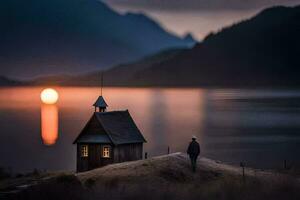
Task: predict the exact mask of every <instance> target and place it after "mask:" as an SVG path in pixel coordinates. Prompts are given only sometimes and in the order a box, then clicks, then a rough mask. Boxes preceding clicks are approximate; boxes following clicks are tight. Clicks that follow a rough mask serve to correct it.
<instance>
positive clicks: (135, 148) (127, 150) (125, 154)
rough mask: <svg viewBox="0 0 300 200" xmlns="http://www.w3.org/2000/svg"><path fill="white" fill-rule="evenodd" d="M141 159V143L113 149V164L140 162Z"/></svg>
mask: <svg viewBox="0 0 300 200" xmlns="http://www.w3.org/2000/svg"><path fill="white" fill-rule="evenodd" d="M142 158H143V143H136V144H123V145H118V146H116V147H115V150H114V162H116V163H117V162H125V161H133V160H140V159H142Z"/></svg>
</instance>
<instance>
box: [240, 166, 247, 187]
mask: <svg viewBox="0 0 300 200" xmlns="http://www.w3.org/2000/svg"><path fill="white" fill-rule="evenodd" d="M240 166H241V167H242V170H243V182H245V181H246V176H245V163H244V162H241V163H240Z"/></svg>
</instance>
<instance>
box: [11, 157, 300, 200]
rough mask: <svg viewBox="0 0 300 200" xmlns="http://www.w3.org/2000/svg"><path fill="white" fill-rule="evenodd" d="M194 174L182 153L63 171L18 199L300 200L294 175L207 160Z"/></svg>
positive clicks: (203, 161)
mask: <svg viewBox="0 0 300 200" xmlns="http://www.w3.org/2000/svg"><path fill="white" fill-rule="evenodd" d="M198 164H199V165H198V171H197V172H196V173H193V172H192V171H191V169H190V165H189V161H188V159H187V157H186V156H185V155H183V154H172V155H168V156H162V157H157V158H153V159H148V160H141V161H135V162H128V163H120V164H115V165H110V166H106V167H103V168H99V169H96V170H92V171H89V172H85V173H79V174H76V175H70V174H69V175H61V176H59V177H55V178H52V179H50V180H47V181H45V182H43V183H41V184H38V185H36V186H34V187H31V188H30V189H28V190H26V191H24V192H22V193H20V194H19V195H18V196H15V197H14V199H33V200H34V199H45V200H47V199H55V200H59V199H64V200H65V199H75V200H77V199H78V200H81V199H87V200H94V199H95V200H96V199H97V200H107V199H113V200H123V199H124V200H127V199H128V200H134V199H143V200H152V199H155V200H156V199H157V200H164V199H166V200H167V199H168V200H169V199H170V200H180V199H191V200H194V199H195V200H196V199H197V200H199V199H202V200H235V199H236V200H240V199H243V200H260V199H264V200H265V199H272V200H279V199H289V200H296V199H297V200H299V199H300V192H299V191H300V190H299V189H300V187H299V181H298V180H297V179H294V178H292V177H290V176H284V175H278V174H277V175H275V174H272V173H271V172H259V171H258V172H257V171H256V172H255V175H253V173H252V171H251V169H247V177H246V180H245V181H244V180H243V178H242V177H241V175H240V169H239V168H236V167H232V166H229V165H224V164H221V163H216V162H214V161H211V160H208V159H202V160H201V161H200V162H199V163H198Z"/></svg>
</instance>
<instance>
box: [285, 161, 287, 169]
mask: <svg viewBox="0 0 300 200" xmlns="http://www.w3.org/2000/svg"><path fill="white" fill-rule="evenodd" d="M284 169H285V170H287V164H286V160H284Z"/></svg>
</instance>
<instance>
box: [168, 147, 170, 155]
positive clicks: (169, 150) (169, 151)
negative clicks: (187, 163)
mask: <svg viewBox="0 0 300 200" xmlns="http://www.w3.org/2000/svg"><path fill="white" fill-rule="evenodd" d="M168 154H170V147H169V146H168Z"/></svg>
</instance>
